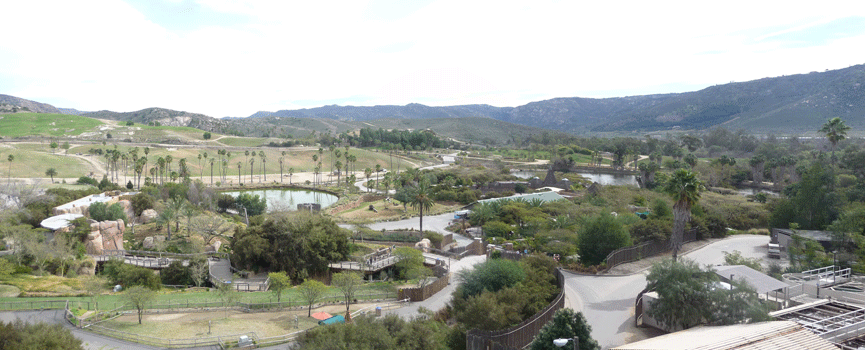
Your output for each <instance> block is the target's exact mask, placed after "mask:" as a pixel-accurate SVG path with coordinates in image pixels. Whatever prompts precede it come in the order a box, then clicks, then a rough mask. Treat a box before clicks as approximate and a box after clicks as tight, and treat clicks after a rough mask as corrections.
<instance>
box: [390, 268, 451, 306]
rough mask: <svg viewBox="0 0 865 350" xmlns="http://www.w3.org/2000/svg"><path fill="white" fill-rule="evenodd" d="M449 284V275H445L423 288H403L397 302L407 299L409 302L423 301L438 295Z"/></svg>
mask: <svg viewBox="0 0 865 350" xmlns="http://www.w3.org/2000/svg"><path fill="white" fill-rule="evenodd" d="M448 284H450V275H449V274H446V275H444V276H443V277H439V278H438V279H437V280H436V281H435V282H433V283H430V284H428V285H426V286H424V287H423V288H403V289H400V290H399V294H398V296H397V300H405V299H409V300H411V301H424V300H426V299H427V298H429V297H431V296H433V295H434V294H435V293H438V292H439V291H441V290H442V289H444V288H445V287H447V285H448Z"/></svg>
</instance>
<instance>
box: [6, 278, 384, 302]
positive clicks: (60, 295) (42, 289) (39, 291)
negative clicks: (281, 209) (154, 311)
mask: <svg viewBox="0 0 865 350" xmlns="http://www.w3.org/2000/svg"><path fill="white" fill-rule="evenodd" d="M0 283H2V284H0V293H6V292H7V291H8V293H10V295H11V293H12V292H13V291H14V289H13V288H15V289H19V290H20V291H22V292H24V293H27V295H55V296H32V297H12V296H6V297H0V310H9V309H18V308H40V307H45V308H51V307H58V306H57V304H52V303H47V301H51V300H69V301H71V302H73V307H76V308H83V309H91V310H92V309H95V306H96V305H95V304H94V305H90V302H91V300H92V299H91V298H90V297H88V296H85V295H84V291H83V290H81V286H80V283H79V281H78V280H77V279H74V278H64V277H59V276H32V275H25V274H16V275H13V276H11V277H8V278H4V279H3V280H2V281H0ZM395 286H396V285H395V284H393V283H382V282H376V283H369V284H365V285H363V287H362V288H361V289H360V290H359V291H358V293H357V299H358V300H365V299H370V298H371V299H383V295H382V294H384V293H389V294H390V297H396V289H395V288H396V287H395ZM10 287H11V288H10ZM0 295H5V294H0ZM238 295H239V296H240V299H239V302H241V303H250V304H253V303H275V302H276V300H277V298H276V294H274V293H273V292H270V291H268V292H241V293H238ZM123 298H124V296H123V293H122V292H120V293H113V292H109V290H108V289H107V286H106V289H105V290H104V291H103V294H102V295H99V296H96V297H95V298H94V299H93V300H95V301H96V302H98V303H99V309H101V310H105V309H114V308H117V307H120V306H122V305H123V304H124V303H125V301H124V299H123ZM341 298H342V293H341V292H340V291H339V290H338V289H336V288H328V291H327V292H326V293H325V295H324V298H323V300H322V301H330V302H338V301H339V300H341ZM281 300H282V302H283V303H287V302H290V304H291V305H294V306H299V305H303V304H304V302H303V301H302V297H301V295H300V292H299V291H298V288H297V287H293V288H290V289H287V290H284V291H283V292H282V297H281ZM196 303H212V304H213V305H217V304H220V303H221V301H220V299H219V297H218V295H217V293H216V291H207V290H203V288H192V289H190V290H188V291H176V290H170V289H162V290H161V291H159V293H158V295H157V301H156V303H155V304H158V305H159V306H158V307H159V308H167V307H169V305H187V304H189V305H192V304H196ZM16 305H17V306H16Z"/></svg>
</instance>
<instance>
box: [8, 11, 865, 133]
mask: <svg viewBox="0 0 865 350" xmlns="http://www.w3.org/2000/svg"><path fill="white" fill-rule="evenodd" d="M0 13H3V19H2V20H0V33H3V35H2V37H0V94H7V95H12V96H16V97H21V98H25V99H30V100H35V101H38V102H44V103H49V104H52V105H54V106H56V107H64V108H75V109H78V110H82V111H96V110H112V111H117V112H130V111H137V110H140V109H144V108H149V107H162V108H169V109H174V110H180V111H187V112H194V113H203V114H206V115H209V116H212V117H217V118H220V117H227V116H230V117H246V116H249V115H251V114H253V113H255V112H257V111H276V110H281V109H298V108H312V107H319V106H323V105H331V104H338V105H353V106H372V105H389V104H395V105H405V104H408V103H421V104H425V105H430V106H447V105H461V104H489V105H493V106H498V107H506V106H518V105H523V104H526V103H528V102H532V101H540V100H545V99H550V98H556V97H591V98H604V97H620V96H631V95H644V94H654V93H670V92H685V91H695V90H699V89H702V88H705V87H708V86H712V85H717V84H725V83H728V82H731V81H747V80H754V79H760V78H764V77H774V76H781V75H791V74H802V73H808V72H812V71H824V70H831V69H840V68H846V67H849V66H852V65H857V64H863V63H865V1H861V0H858V1H819V2H815V1H790V0H788V1H753V0H749V1H713V2H706V1H662V0H653V1H557V0H532V1H507V0H496V1H467V0H402V1H398V0H393V1H391V0H388V1H362V0H349V1H287V0H276V1H269V0H259V1H235V0H211V1H204V0H141V1H122V0H87V1H68V0H59V1H50V0H46V1H42V0H28V1H4V2H3V3H2V4H0Z"/></svg>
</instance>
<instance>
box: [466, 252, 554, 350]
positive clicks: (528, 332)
mask: <svg viewBox="0 0 865 350" xmlns="http://www.w3.org/2000/svg"><path fill="white" fill-rule="evenodd" d="M556 280H557V282H558V285H559V288H560V289H561V291H560V292H559V295H558V296H557V297H556V299H554V300H553V302H551V303H550V305H547V307H546V308H544V309H543V310H541V311H540V312H538V313H537V314H535V315H534V316H532V317H531V318H529V319H528V320H525V321H523V322H522V323H520V324H519V325H516V326H514V327H511V328H508V329H504V330H500V331H482V330H479V329H472V330H470V331H468V333H466V349H467V350H517V349H522V348H524V347H526V346H528V345H529V344H531V342H532V340H534V339H535V336H537V335H538V332H540V330H541V328H543V327H544V325H545V324H547V322H549V321H550V320H552V319H553V315H554V314H555V313H556V311H558V310H559V309H561V308H562V307H564V306H565V288H564V284H565V276H564V275H562V271H561V270H558V269H557V270H556Z"/></svg>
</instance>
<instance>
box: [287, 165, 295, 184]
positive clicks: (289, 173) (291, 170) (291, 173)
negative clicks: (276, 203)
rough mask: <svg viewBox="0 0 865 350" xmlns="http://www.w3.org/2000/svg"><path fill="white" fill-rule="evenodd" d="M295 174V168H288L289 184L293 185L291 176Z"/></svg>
mask: <svg viewBox="0 0 865 350" xmlns="http://www.w3.org/2000/svg"><path fill="white" fill-rule="evenodd" d="M292 176H294V168H288V184H289V185H291V177H292Z"/></svg>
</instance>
